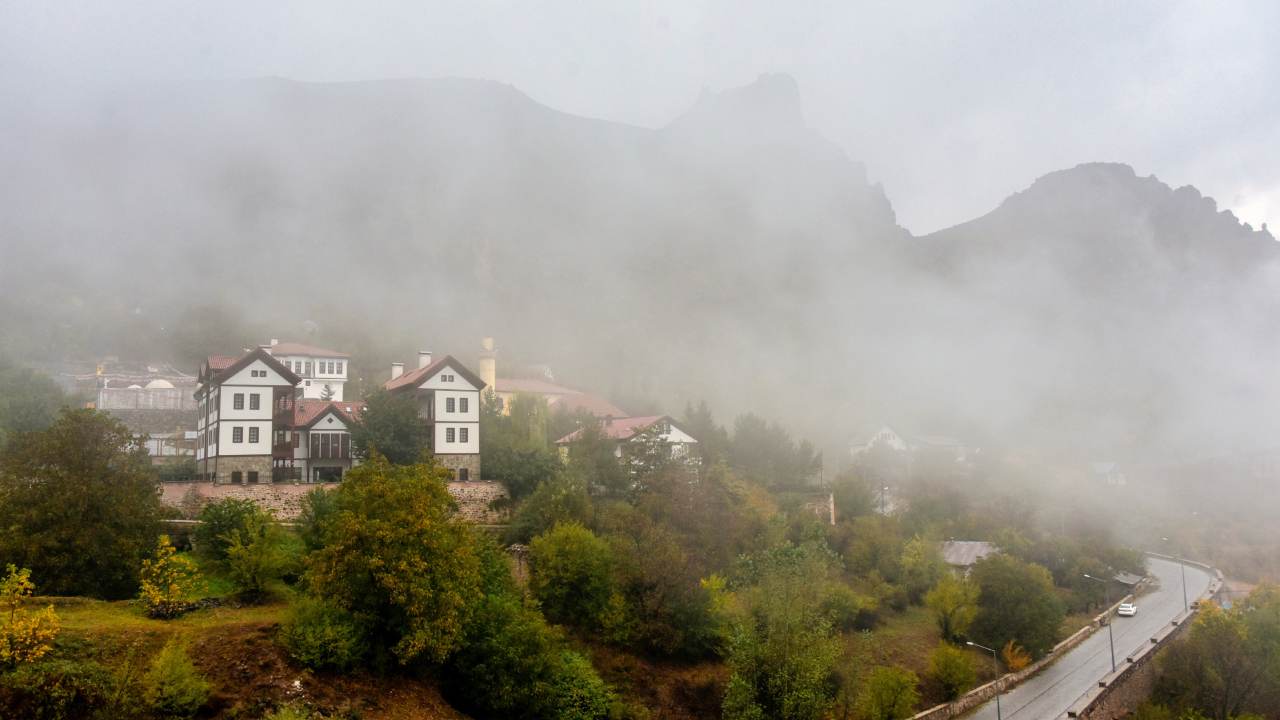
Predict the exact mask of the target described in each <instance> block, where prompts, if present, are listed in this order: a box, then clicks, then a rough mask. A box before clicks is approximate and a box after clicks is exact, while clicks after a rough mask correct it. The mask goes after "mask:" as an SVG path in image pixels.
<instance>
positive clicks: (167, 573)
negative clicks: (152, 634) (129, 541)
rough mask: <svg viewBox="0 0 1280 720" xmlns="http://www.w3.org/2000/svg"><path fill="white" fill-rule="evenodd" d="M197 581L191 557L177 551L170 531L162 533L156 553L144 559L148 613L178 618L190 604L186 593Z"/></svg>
mask: <svg viewBox="0 0 1280 720" xmlns="http://www.w3.org/2000/svg"><path fill="white" fill-rule="evenodd" d="M195 584H196V568H195V564H194V563H192V562H191V560H190V559H188V558H186V557H183V556H181V555H176V554H175V551H174V549H173V545H172V544H171V543H170V542H169V536H168V535H161V536H160V540H159V542H158V543H157V544H156V551H155V557H153V558H151V559H149V560H143V561H142V594H141V598H142V605H143V607H145V608H146V611H147V616H148V617H153V618H161V619H166V620H167V619H171V618H175V617H177V616H179V615H181V614H182V613H184V612H186V611H187V609H188V608H189V607H190V603H188V602H187V596H188V595H189V594H190V593H191V591H192V589H193V588H194V587H195Z"/></svg>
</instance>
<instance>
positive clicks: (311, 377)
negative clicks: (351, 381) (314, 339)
mask: <svg viewBox="0 0 1280 720" xmlns="http://www.w3.org/2000/svg"><path fill="white" fill-rule="evenodd" d="M264 349H266V350H267V352H269V353H271V355H272V357H274V358H275V359H277V360H279V361H280V362H281V363H282V364H283V365H284V366H285V367H287V368H289V369H290V370H292V371H293V374H294V375H297V376H298V377H300V378H302V382H301V384H300V385H299V386H298V388H299V389H300V390H301V391H302V395H301V397H303V398H306V399H308V400H338V401H341V400H342V399H343V386H345V385H346V384H347V366H348V364H349V361H350V359H351V356H350V355H348V354H347V353H344V352H339V351H337V350H329V349H326V348H321V347H315V346H312V345H303V344H302V343H293V342H280V341H279V340H276V339H275V338H272V339H271V344H270V345H269V346H265V347H264Z"/></svg>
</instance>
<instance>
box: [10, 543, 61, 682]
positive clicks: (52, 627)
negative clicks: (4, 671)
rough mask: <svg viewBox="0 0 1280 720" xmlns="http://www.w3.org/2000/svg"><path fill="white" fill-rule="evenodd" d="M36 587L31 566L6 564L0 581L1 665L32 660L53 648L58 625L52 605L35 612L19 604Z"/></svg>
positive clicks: (32, 592)
mask: <svg viewBox="0 0 1280 720" xmlns="http://www.w3.org/2000/svg"><path fill="white" fill-rule="evenodd" d="M35 589H36V586H35V584H34V583H32V582H31V571H30V570H27V569H22V570H19V569H18V568H16V567H14V566H13V565H12V564H10V565H9V570H8V575H7V576H6V577H5V578H4V580H2V581H0V613H3V615H0V666H3V667H9V668H12V667H14V666H16V665H21V664H23V663H30V662H35V661H36V660H39V659H40V658H42V657H44V656H45V655H46V654H48V653H49V651H50V650H52V649H53V640H54V638H56V637H57V636H58V628H59V626H58V615H57V614H56V613H55V612H54V611H53V606H52V605H49V606H48V607H46V608H44V609H43V610H36V611H34V612H33V611H30V610H24V609H23V608H22V604H23V603H24V602H25V601H26V599H27V598H29V597H31V596H32V595H33V594H34V593H35Z"/></svg>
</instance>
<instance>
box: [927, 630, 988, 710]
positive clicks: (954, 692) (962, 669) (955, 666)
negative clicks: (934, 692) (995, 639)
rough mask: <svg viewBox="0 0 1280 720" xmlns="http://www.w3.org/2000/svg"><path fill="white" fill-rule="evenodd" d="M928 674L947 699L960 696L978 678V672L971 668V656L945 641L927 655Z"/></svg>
mask: <svg viewBox="0 0 1280 720" xmlns="http://www.w3.org/2000/svg"><path fill="white" fill-rule="evenodd" d="M929 675H930V676H931V677H933V679H934V680H936V681H937V682H938V685H940V686H942V691H943V693H945V695H946V698H947V699H948V700H954V699H956V698H958V697H960V695H961V694H962V693H964V691H966V690H968V689H969V688H971V687H973V684H974V683H975V682H976V681H977V679H978V673H977V671H975V670H974V668H973V658H971V657H970V656H969V654H968V653H966V652H965V651H964V650H961V649H960V648H958V647H956V646H954V645H952V644H950V643H947V642H942V643H939V644H938V647H937V648H936V649H935V650H934V651H933V654H932V655H930V656H929Z"/></svg>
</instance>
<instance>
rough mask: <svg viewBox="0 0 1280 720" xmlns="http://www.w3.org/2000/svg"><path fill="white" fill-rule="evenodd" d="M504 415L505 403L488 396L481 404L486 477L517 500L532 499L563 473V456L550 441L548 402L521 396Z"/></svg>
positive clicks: (492, 395)
mask: <svg viewBox="0 0 1280 720" xmlns="http://www.w3.org/2000/svg"><path fill="white" fill-rule="evenodd" d="M507 410H508V411H509V413H510V414H504V412H503V406H502V401H501V399H500V398H498V396H497V395H496V394H494V393H485V394H484V396H483V397H482V398H481V402H480V435H481V437H483V438H484V443H482V444H481V446H480V463H481V465H483V466H484V471H485V477H488V478H491V479H493V480H498V481H500V482H501V483H502V484H504V485H506V487H507V491H508V492H509V493H510V494H511V498H512V499H513V500H519V499H521V498H523V497H526V496H528V495H529V494H530V493H532V492H533V491H534V490H536V489H537V488H538V486H539V485H541V484H542V483H544V482H546V481H547V480H549V479H550V478H551V477H552V476H554V475H555V473H556V471H558V470H559V469H560V465H561V462H560V455H559V453H558V452H557V451H556V450H555V448H553V447H551V444H550V442H549V441H548V435H547V433H548V424H549V411H548V410H547V401H546V399H545V398H543V397H541V396H538V395H530V394H525V393H519V394H517V395H516V396H515V397H514V398H513V399H512V400H511V403H510V405H509V407H508V408H507Z"/></svg>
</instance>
